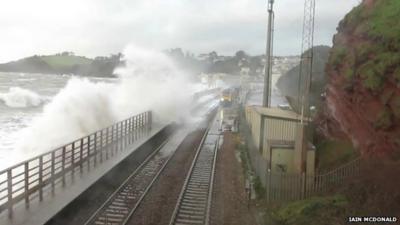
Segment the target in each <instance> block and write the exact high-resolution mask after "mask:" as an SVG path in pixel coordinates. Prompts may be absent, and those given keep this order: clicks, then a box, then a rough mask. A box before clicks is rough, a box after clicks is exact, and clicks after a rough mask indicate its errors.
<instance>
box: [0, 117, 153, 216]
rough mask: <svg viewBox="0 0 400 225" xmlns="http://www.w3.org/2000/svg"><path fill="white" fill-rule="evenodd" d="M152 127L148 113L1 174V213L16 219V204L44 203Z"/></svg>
mask: <svg viewBox="0 0 400 225" xmlns="http://www.w3.org/2000/svg"><path fill="white" fill-rule="evenodd" d="M151 124H152V113H151V111H147V112H144V113H141V114H138V115H136V116H133V117H131V118H129V119H126V120H123V121H120V122H118V123H115V124H114V125H112V126H109V127H107V128H104V129H102V130H100V131H97V132H94V133H92V134H90V135H87V136H85V137H82V138H80V139H78V140H75V141H73V142H71V143H69V144H66V145H64V146H62V147H60V148H57V149H55V150H53V151H50V152H46V153H44V154H41V155H39V156H36V157H34V158H32V159H29V160H26V161H24V162H21V163H19V164H17V165H14V166H12V167H10V168H8V169H5V170H3V171H0V213H2V212H3V211H5V210H8V215H9V217H10V218H12V216H13V209H14V206H15V205H16V204H18V203H21V202H22V201H24V204H25V207H26V208H29V205H30V203H31V202H32V201H33V200H35V199H37V198H38V200H39V201H43V195H44V194H43V193H44V192H45V191H46V194H47V193H48V192H51V194H52V195H54V193H55V190H56V185H62V187H65V186H66V179H72V180H73V179H74V175H75V174H76V173H79V172H80V173H82V172H83V170H84V168H85V169H88V170H90V168H91V167H96V166H97V165H98V164H101V163H103V162H104V161H106V160H107V159H109V158H110V157H112V156H114V155H115V154H116V153H117V152H118V151H121V150H122V149H124V146H126V145H128V144H131V143H133V142H134V141H135V140H137V139H138V138H139V136H140V134H141V131H142V130H143V129H144V128H149V129H150V128H151ZM146 130H147V129H146ZM123 137H124V138H123ZM84 164H85V167H84ZM67 175H68V176H67Z"/></svg>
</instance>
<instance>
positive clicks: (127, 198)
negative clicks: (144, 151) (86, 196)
mask: <svg viewBox="0 0 400 225" xmlns="http://www.w3.org/2000/svg"><path fill="white" fill-rule="evenodd" d="M167 142H168V140H166V141H164V142H163V143H162V144H161V145H160V146H159V147H158V148H157V149H156V150H155V151H154V153H152V154H151V155H150V156H148V157H147V158H146V160H145V161H144V162H143V163H142V164H141V165H140V166H139V167H138V168H137V169H136V170H135V171H134V172H133V173H132V174H131V175H130V176H129V177H128V178H127V179H126V180H125V181H124V183H123V184H122V185H121V186H120V187H119V188H118V189H117V190H116V191H115V192H114V193H113V194H112V195H111V196H110V197H109V198H108V199H107V201H106V202H105V203H104V204H103V205H102V206H101V207H100V208H99V209H98V210H97V211H96V212H95V213H94V214H93V215H92V216H91V217H90V218H89V220H88V221H87V222H86V223H85V225H93V224H96V225H119V224H126V223H127V221H128V219H129V217H130V216H131V215H132V213H133V212H134V211H135V209H136V208H137V207H138V205H139V204H140V202H141V200H142V199H143V197H144V196H145V195H146V193H147V191H148V190H149V189H150V187H151V186H152V184H153V183H154V181H155V180H156V179H157V177H158V176H159V174H160V173H161V172H162V170H163V169H164V167H165V166H166V164H167V163H168V161H169V160H170V158H171V157H172V155H173V154H171V155H170V156H165V155H163V153H162V152H160V150H161V149H162V148H163V146H164V145H165V144H166V143H167Z"/></svg>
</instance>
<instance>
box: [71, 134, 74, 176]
mask: <svg viewBox="0 0 400 225" xmlns="http://www.w3.org/2000/svg"><path fill="white" fill-rule="evenodd" d="M71 169H72V170H71V176H72V181H74V175H75V142H72V150H71Z"/></svg>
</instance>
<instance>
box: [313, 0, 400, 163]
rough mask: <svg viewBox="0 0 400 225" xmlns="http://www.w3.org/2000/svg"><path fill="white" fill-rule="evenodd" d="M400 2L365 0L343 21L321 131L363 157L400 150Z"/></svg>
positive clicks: (329, 67)
mask: <svg viewBox="0 0 400 225" xmlns="http://www.w3.org/2000/svg"><path fill="white" fill-rule="evenodd" d="M398 21H400V1H398V0H365V1H363V3H362V4H361V5H360V6H358V7H356V8H355V9H353V10H352V11H351V12H350V13H349V14H348V15H347V16H346V17H345V18H344V19H343V20H342V21H341V22H340V24H339V27H338V33H337V34H336V35H335V36H334V39H333V48H332V50H331V54H330V58H329V62H328V64H327V66H326V72H327V75H328V84H327V87H326V97H325V101H324V106H323V109H322V110H321V113H320V114H319V116H318V117H317V125H318V130H319V132H320V133H322V134H323V135H325V136H327V137H329V138H340V139H343V138H348V139H350V140H351V141H352V142H353V144H354V146H355V147H356V148H357V149H359V150H360V152H361V153H362V154H363V155H381V156H382V155H387V154H389V153H393V152H396V151H397V149H400V23H399V22H398Z"/></svg>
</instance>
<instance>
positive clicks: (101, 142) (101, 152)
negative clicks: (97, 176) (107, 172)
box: [100, 130, 103, 163]
mask: <svg viewBox="0 0 400 225" xmlns="http://www.w3.org/2000/svg"><path fill="white" fill-rule="evenodd" d="M100 163H103V130H101V131H100Z"/></svg>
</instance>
